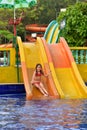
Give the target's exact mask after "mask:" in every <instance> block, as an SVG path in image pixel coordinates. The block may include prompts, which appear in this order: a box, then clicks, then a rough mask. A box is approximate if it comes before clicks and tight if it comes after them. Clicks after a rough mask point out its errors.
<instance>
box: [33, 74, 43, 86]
mask: <svg viewBox="0 0 87 130" xmlns="http://www.w3.org/2000/svg"><path fill="white" fill-rule="evenodd" d="M35 76H41V73H36V74H35ZM34 84H38V85H39V84H40V81H35V82H33V83H32V85H34Z"/></svg>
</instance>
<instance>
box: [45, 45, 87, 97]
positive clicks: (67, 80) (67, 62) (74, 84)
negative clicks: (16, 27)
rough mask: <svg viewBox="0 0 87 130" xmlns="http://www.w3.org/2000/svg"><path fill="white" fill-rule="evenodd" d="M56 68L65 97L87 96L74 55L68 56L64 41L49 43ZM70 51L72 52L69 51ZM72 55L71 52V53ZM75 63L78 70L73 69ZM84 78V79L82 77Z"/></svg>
mask: <svg viewBox="0 0 87 130" xmlns="http://www.w3.org/2000/svg"><path fill="white" fill-rule="evenodd" d="M47 46H48V48H49V51H50V55H51V58H52V61H53V65H54V68H55V72H56V76H57V80H58V82H59V84H60V86H61V89H62V91H63V93H64V97H65V98H69V99H71V98H87V89H86V86H85V85H84V83H83V81H81V82H80V81H78V78H79V79H81V77H80V74H79V73H78V70H77V68H76V64H75V62H74V59H73V57H72V56H71V59H69V58H70V57H68V55H67V50H68V49H69V48H64V47H63V45H62V43H59V44H51V45H50V44H49V45H47ZM66 49H67V50H66ZM69 53H70V52H69ZM69 55H71V54H69ZM73 64H75V65H74V67H75V70H76V72H74V71H73V67H72V66H73ZM81 80H82V79H81Z"/></svg>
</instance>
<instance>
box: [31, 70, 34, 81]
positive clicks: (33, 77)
mask: <svg viewBox="0 0 87 130" xmlns="http://www.w3.org/2000/svg"><path fill="white" fill-rule="evenodd" d="M34 79H35V71H34V73H33V76H32V79H31V83H33V82H34Z"/></svg>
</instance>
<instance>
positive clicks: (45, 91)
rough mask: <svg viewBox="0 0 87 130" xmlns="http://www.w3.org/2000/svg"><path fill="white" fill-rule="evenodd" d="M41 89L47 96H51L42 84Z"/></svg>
mask: <svg viewBox="0 0 87 130" xmlns="http://www.w3.org/2000/svg"><path fill="white" fill-rule="evenodd" d="M40 87H41V89H42V90H43V91H44V93H45V94H46V95H49V94H48V92H47V90H46V89H45V88H44V85H43V84H42V83H40Z"/></svg>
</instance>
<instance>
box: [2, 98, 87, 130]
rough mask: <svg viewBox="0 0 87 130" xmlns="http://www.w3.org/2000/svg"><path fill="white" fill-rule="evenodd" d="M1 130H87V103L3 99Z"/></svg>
mask: <svg viewBox="0 0 87 130" xmlns="http://www.w3.org/2000/svg"><path fill="white" fill-rule="evenodd" d="M0 130H87V100H86V99H77V100H68V99H67V100H64V99H61V100H58V99H57V100H43V101H41V100H38V101H37V100H34V101H26V100H25V97H24V96H21V97H20V96H19V97H16V96H15V97H0Z"/></svg>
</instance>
